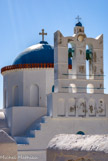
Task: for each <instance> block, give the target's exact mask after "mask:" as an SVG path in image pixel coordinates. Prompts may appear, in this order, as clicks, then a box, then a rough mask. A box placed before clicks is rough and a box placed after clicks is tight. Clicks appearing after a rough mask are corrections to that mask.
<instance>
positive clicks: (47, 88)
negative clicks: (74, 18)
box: [0, 21, 108, 161]
mask: <svg viewBox="0 0 108 161" xmlns="http://www.w3.org/2000/svg"><path fill="white" fill-rule="evenodd" d="M40 34H42V41H41V42H40V43H39V44H36V45H33V46H30V47H29V48H27V49H26V50H25V51H24V52H22V53H21V54H20V55H18V57H17V58H16V59H15V60H14V62H13V64H12V65H10V66H6V67H3V68H2V69H1V74H2V75H3V103H4V105H3V106H4V107H3V110H2V111H1V112H0V129H3V130H5V131H6V132H7V133H8V134H9V135H11V136H12V137H13V138H14V139H15V140H16V142H17V144H18V153H19V154H33V155H35V154H36V155H37V156H38V158H37V161H45V151H46V148H47V145H48V143H49V141H50V140H51V139H52V138H53V137H54V136H55V135H57V134H62V133H63V134H64V133H65V134H82V135H84V134H92V135H94V134H108V95H107V94H104V69H103V67H104V63H103V35H100V36H98V37H96V38H89V37H87V35H86V34H85V32H84V27H83V26H82V23H81V22H80V21H78V23H77V24H76V25H75V27H74V34H73V36H68V37H64V36H63V34H62V33H61V32H60V31H56V32H55V34H54V48H53V47H52V46H51V45H49V44H48V43H47V42H46V41H44V35H46V33H44V30H42V33H40Z"/></svg>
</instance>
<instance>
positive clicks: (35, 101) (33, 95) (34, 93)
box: [30, 84, 39, 107]
mask: <svg viewBox="0 0 108 161" xmlns="http://www.w3.org/2000/svg"><path fill="white" fill-rule="evenodd" d="M30 106H31V107H38V106H39V87H38V85H36V84H33V85H31V87H30Z"/></svg>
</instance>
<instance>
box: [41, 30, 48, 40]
mask: <svg viewBox="0 0 108 161" xmlns="http://www.w3.org/2000/svg"><path fill="white" fill-rule="evenodd" d="M39 35H42V41H44V35H47V33H44V29H42V32H40V33H39Z"/></svg>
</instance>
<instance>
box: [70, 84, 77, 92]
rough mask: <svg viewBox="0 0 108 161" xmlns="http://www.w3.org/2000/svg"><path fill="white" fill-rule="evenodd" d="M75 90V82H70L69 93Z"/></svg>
mask: <svg viewBox="0 0 108 161" xmlns="http://www.w3.org/2000/svg"><path fill="white" fill-rule="evenodd" d="M76 92H77V88H76V85H75V84H70V85H69V93H76Z"/></svg>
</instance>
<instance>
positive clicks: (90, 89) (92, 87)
mask: <svg viewBox="0 0 108 161" xmlns="http://www.w3.org/2000/svg"><path fill="white" fill-rule="evenodd" d="M87 93H94V85H93V84H88V85H87Z"/></svg>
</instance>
